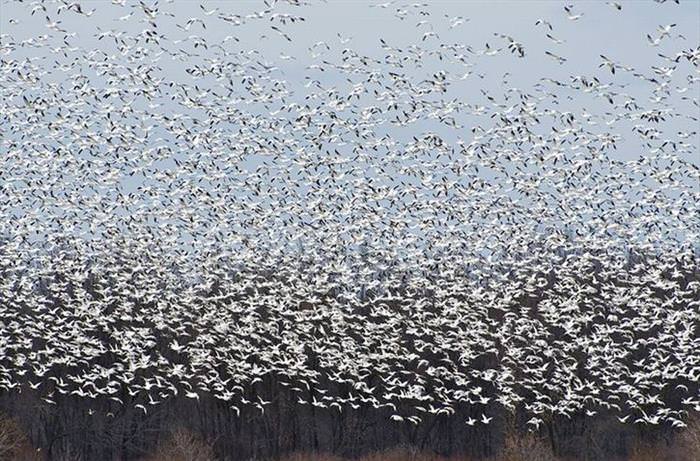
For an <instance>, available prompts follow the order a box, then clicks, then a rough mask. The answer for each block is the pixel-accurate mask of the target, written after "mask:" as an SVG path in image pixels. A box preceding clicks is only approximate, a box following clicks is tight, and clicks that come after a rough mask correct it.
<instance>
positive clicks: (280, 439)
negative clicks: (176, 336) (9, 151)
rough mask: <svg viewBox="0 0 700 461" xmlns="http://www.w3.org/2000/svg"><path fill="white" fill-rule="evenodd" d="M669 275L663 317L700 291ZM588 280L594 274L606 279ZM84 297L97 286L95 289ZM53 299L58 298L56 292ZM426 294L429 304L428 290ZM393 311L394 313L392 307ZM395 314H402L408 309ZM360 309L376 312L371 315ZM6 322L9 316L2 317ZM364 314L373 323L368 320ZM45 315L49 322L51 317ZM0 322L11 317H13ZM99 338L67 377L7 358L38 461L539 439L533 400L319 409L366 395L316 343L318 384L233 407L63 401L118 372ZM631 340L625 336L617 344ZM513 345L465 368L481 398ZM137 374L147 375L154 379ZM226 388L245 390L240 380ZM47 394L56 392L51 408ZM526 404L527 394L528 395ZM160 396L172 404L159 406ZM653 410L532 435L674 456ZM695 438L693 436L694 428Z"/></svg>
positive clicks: (308, 356) (258, 391) (602, 315)
mask: <svg viewBox="0 0 700 461" xmlns="http://www.w3.org/2000/svg"><path fill="white" fill-rule="evenodd" d="M652 262H653V261H652ZM640 264H644V260H643V259H641V258H639V259H638V260H636V261H633V262H632V263H631V265H630V267H635V266H639V265H640ZM691 267H692V265H691ZM665 271H666V272H668V273H672V272H673V273H676V274H677V276H676V277H675V279H676V280H678V283H679V285H678V286H677V287H670V286H669V287H668V288H667V289H666V290H664V289H659V288H654V287H652V288H649V289H648V290H646V291H645V292H646V293H647V294H648V296H649V297H657V298H658V300H659V303H658V304H659V305H661V304H662V303H665V304H664V306H665V307H664V309H666V310H667V314H668V315H669V316H673V312H674V311H676V310H677V311H683V312H685V310H687V304H683V303H687V301H685V299H687V297H686V298H678V297H677V296H676V291H678V290H686V291H687V290H688V287H689V286H690V284H691V283H697V282H698V281H700V273H698V271H697V270H696V269H694V268H691V270H688V264H687V263H686V264H683V265H680V264H679V265H678V266H676V267H667V268H666V269H665ZM678 274H680V275H678ZM592 275H597V278H596V277H593V276H592ZM549 277H550V279H549V280H548V284H549V285H548V286H550V287H551V286H553V285H554V284H555V283H556V282H557V280H556V276H555V275H550V276H549ZM605 277H606V276H605V274H604V273H601V272H595V270H594V273H593V274H585V275H582V277H581V278H580V280H579V284H580V286H581V287H584V288H585V287H586V286H589V287H592V288H594V289H595V290H600V289H601V286H603V285H604V284H606V283H613V284H617V285H623V284H624V282H620V281H610V280H607V279H606V278H605ZM48 278H50V277H48ZM271 278H274V274H268V275H266V276H265V277H263V276H262V275H261V276H260V277H259V280H260V281H261V282H260V283H261V286H260V288H259V289H255V290H249V294H248V296H261V295H264V294H265V293H266V288H265V286H264V285H265V280H269V279H271ZM83 288H84V289H87V290H88V291H89V290H90V287H89V286H84V287H83ZM546 289H547V287H542V290H543V291H544V290H546ZM47 290H48V288H47ZM68 291H69V292H70V290H68ZM47 293H49V294H50V291H47ZM209 294H210V295H217V294H220V288H216V287H212V288H211V293H209ZM395 295H396V296H397V297H398V298H401V296H402V295H405V296H409V293H408V292H405V293H402V292H396V293H395ZM94 296H95V298H96V299H99V297H100V295H99V293H97V292H95V295H94ZM413 296H415V293H414V294H413ZM423 296H430V294H429V293H427V294H425V293H424V294H423ZM237 299H238V300H239V301H241V300H244V299H245V296H242V295H241V296H239V297H238V298H237ZM600 299H601V300H603V298H600ZM669 300H672V302H669ZM673 300H675V301H673ZM696 301H697V299H696ZM57 302H58V301H57ZM515 302H516V303H517V306H518V307H517V308H513V310H514V311H517V310H520V309H522V308H529V312H530V314H528V315H532V316H533V318H538V317H542V318H543V322H544V317H543V316H544V315H545V314H544V313H543V312H542V310H541V307H542V305H543V299H542V298H538V297H537V296H536V294H533V293H530V294H529V295H528V296H523V297H522V298H520V299H517V300H515ZM389 306H390V307H391V303H389ZM59 307H60V306H59ZM395 307H396V309H399V306H398V304H397V305H396V306H395ZM364 308H365V309H368V307H367V306H365V307H364ZM151 309H153V306H151V305H149V304H147V303H144V304H142V305H136V306H135V307H134V308H133V310H134V311H135V312H144V313H148V312H149V310H151ZM598 309H599V311H598V312H596V313H594V314H595V315H592V316H591V319H592V323H591V325H590V329H595V325H596V322H599V323H600V324H604V323H605V319H606V317H607V316H609V315H612V314H610V313H609V312H606V311H605V306H604V305H600V306H599V307H598ZM16 312H17V313H18V315H21V316H25V320H24V321H27V320H26V318H30V319H31V318H32V315H33V311H32V308H31V306H27V307H26V309H24V310H22V311H21V312H19V311H16ZM397 312H399V311H398V310H397ZM7 313H8V311H7V310H5V311H4V314H7ZM438 313H439V312H438ZM193 315H195V313H193ZM260 315H261V318H263V319H265V320H266V321H267V316H270V315H272V314H271V313H262V314H260ZM358 315H367V312H361V313H359V314H358ZM397 315H405V313H399V314H397ZM488 315H489V316H490V317H491V319H492V320H493V322H494V324H497V323H498V322H501V321H505V319H507V318H508V312H506V311H503V310H502V309H492V310H489V311H488ZM627 315H629V316H630V319H629V320H630V321H633V320H634V316H635V315H636V314H635V311H634V309H630V310H629V311H628V314H627ZM117 317H118V316H117ZM117 317H115V318H117ZM42 319H44V320H45V317H42ZM3 321H4V322H11V321H12V320H11V319H10V318H9V317H7V316H5V317H3ZM117 321H118V320H117ZM37 322H38V320H37ZM124 322H128V320H124ZM686 323H688V325H687V326H688V328H690V331H691V335H692V337H691V338H690V339H689V340H690V341H692V342H695V343H698V334H697V332H698V331H700V315H695V316H694V317H690V320H689V321H686ZM141 327H143V328H145V329H150V330H151V331H154V332H156V331H159V330H158V328H157V326H156V325H152V324H150V323H149V319H148V317H146V318H145V319H144V323H143V325H141ZM663 327H664V326H663V325H661V324H659V326H658V328H656V327H654V326H653V325H652V328H651V329H650V330H645V331H639V332H638V334H637V335H636V336H635V338H633V339H638V340H640V344H639V346H638V347H637V346H635V347H633V348H632V349H631V350H630V353H629V354H628V355H627V356H626V357H624V360H625V361H626V362H627V363H628V365H629V367H630V368H631V367H633V365H634V362H636V361H640V360H643V359H644V358H645V357H648V356H650V355H653V354H654V353H655V352H654V351H655V345H654V338H655V335H657V334H660V331H661V330H663ZM199 333H200V332H196V331H193V332H189V333H188V334H191V335H193V336H194V337H196V336H197V335H198V334H199ZM201 333H203V332H201ZM316 334H318V335H324V336H327V335H328V332H327V331H326V330H324V329H323V328H319V330H318V331H317V333H316ZM549 334H550V335H551V338H552V339H553V340H555V339H556V340H558V341H562V340H566V336H565V334H564V330H563V328H560V327H559V326H558V325H552V326H551V327H550V332H549ZM663 334H668V332H666V333H663ZM414 336H415V334H414V333H411V332H410V331H409V330H408V329H407V330H406V331H405V333H404V337H402V338H401V342H402V343H407V344H413V343H414V342H417V339H421V338H419V337H414ZM265 338H267V339H265ZM48 339H49V338H47V340H48ZM180 339H181V340H182V338H180ZM263 339H264V340H270V341H272V340H274V339H275V336H269V337H267V336H264V337H263ZM423 339H425V340H429V338H423ZM16 340H17V338H4V339H2V338H0V341H16ZM92 340H93V341H94V342H95V345H97V344H106V345H107V347H105V353H103V354H99V355H98V356H97V358H96V359H92V361H89V362H85V363H66V364H65V365H64V366H63V367H59V366H56V365H54V366H53V367H52V369H51V371H50V373H49V374H46V375H43V376H38V375H35V374H34V371H35V370H36V369H37V368H38V367H39V366H40V364H39V363H37V364H32V363H31V357H30V358H29V361H30V363H29V364H26V363H24V361H22V363H21V366H20V365H18V363H19V358H18V357H17V356H12V355H8V354H5V355H4V356H0V376H5V378H3V380H2V381H0V389H1V391H0V412H2V413H3V414H4V415H5V416H6V417H8V418H12V419H13V420H14V421H16V422H17V425H18V427H20V428H21V430H22V432H24V433H25V434H26V436H27V440H28V444H29V445H30V446H32V447H34V449H35V452H34V454H33V455H34V456H38V457H39V459H46V460H69V459H71V460H124V461H126V460H140V459H147V458H148V456H149V454H152V453H154V452H156V451H157V450H158V448H159V447H162V446H163V445H164V444H167V443H168V441H169V440H171V439H172V437H173V434H183V433H186V434H194V435H195V437H196V438H197V440H201V441H202V443H204V444H206V445H207V446H208V447H210V448H211V456H213V457H215V459H218V460H222V461H223V460H231V461H233V460H253V459H255V460H262V459H279V458H282V457H284V456H287V455H289V454H291V453H298V452H302V453H330V454H335V455H338V456H343V457H348V458H357V457H360V456H363V455H366V454H368V453H375V452H381V451H385V450H390V449H394V448H397V447H411V449H415V450H419V451H421V452H428V453H435V454H439V455H443V456H456V455H464V456H468V457H470V458H472V459H486V458H490V457H496V456H498V455H499V453H502V451H503V450H504V447H506V446H507V445H508V440H510V439H512V438H513V437H516V438H526V437H528V434H531V433H532V432H533V430H532V429H533V428H532V426H530V425H528V420H530V419H531V418H532V409H531V408H529V409H528V408H527V406H528V405H529V404H531V403H532V401H528V400H527V399H526V400H524V401H521V402H519V403H517V404H516V405H515V410H514V411H513V410H511V409H509V408H505V407H504V406H503V405H501V404H500V403H498V402H496V401H494V400H492V401H490V402H489V403H488V405H486V406H484V405H470V404H467V403H464V402H454V403H453V404H452V409H453V412H444V413H435V412H432V411H425V412H422V413H420V416H421V418H420V421H418V422H416V423H414V422H412V421H409V420H403V421H400V420H396V419H392V416H393V415H397V414H415V408H416V407H417V406H419V405H426V404H425V403H421V402H420V401H419V400H412V399H410V398H405V399H403V400H399V401H397V408H390V407H388V406H381V407H380V408H377V406H378V405H377V404H376V403H377V402H376V401H372V400H371V399H370V398H364V399H360V400H356V401H352V402H348V403H347V404H344V405H342V406H330V405H328V404H326V405H319V406H316V405H313V404H310V403H311V402H321V401H322V399H323V397H324V396H325V395H335V396H347V395H350V394H352V393H353V392H357V388H356V387H354V386H353V385H351V384H350V383H344V382H343V381H341V380H337V379H332V378H331V377H332V376H337V375H338V373H339V372H338V371H337V370H334V369H333V364H329V363H326V362H324V361H323V360H321V359H320V358H319V356H318V354H317V351H316V350H315V349H314V348H313V347H305V348H304V349H303V350H302V352H300V354H301V355H302V358H303V364H304V367H305V369H307V370H308V371H309V373H310V374H309V376H315V378H314V380H312V381H303V380H302V381H299V382H290V381H292V379H291V378H290V375H288V374H285V373H282V372H280V371H279V370H277V371H275V370H274V369H268V370H267V371H266V372H265V373H263V374H262V375H261V376H260V378H259V379H256V380H255V381H254V382H252V383H251V382H248V383H245V384H244V385H243V386H242V391H241V393H240V395H237V396H236V400H235V401H233V402H230V401H229V402H227V401H224V400H222V399H219V398H216V397H214V396H213V395H211V393H208V392H198V393H197V396H196V398H192V397H188V396H186V395H185V389H184V388H181V389H179V392H178V393H177V394H176V395H170V396H167V397H164V398H162V399H161V398H160V397H158V394H157V393H154V394H153V395H149V396H148V398H146V396H144V395H143V394H132V393H130V392H129V388H128V387H127V386H122V387H120V389H119V392H118V393H112V394H105V395H100V396H99V397H98V398H88V397H83V396H79V395H75V394H74V393H72V392H65V393H62V392H56V390H57V383H58V382H59V381H60V380H61V379H63V378H65V377H68V376H75V375H76V374H77V373H79V372H81V371H85V370H84V368H86V367H88V368H100V367H102V368H103V369H108V368H109V367H110V366H112V365H113V363H114V362H113V360H114V357H113V356H112V355H111V353H110V352H109V351H110V350H111V349H110V346H111V343H110V342H111V341H114V338H112V337H110V336H109V335H106V334H105V335H104V336H99V335H97V334H96V335H95V336H94V337H92ZM172 340H173V337H172V336H168V337H163V338H157V341H155V343H154V344H153V348H154V350H157V351H158V353H159V354H160V355H162V356H163V357H172V356H173V350H172V349H171V348H170V347H169V345H170V344H171V343H172ZM338 340H340V338H338ZM627 340H628V339H626V338H621V340H620V342H621V343H622V342H624V341H627ZM182 341H183V342H184V340H182ZM261 341H262V340H261ZM39 346H40V347H44V346H45V344H43V345H39V344H36V343H35V344H34V347H36V348H38V347H39ZM505 349H506V348H505V346H499V347H498V350H497V351H495V353H493V352H492V353H485V354H481V355H480V356H479V357H478V359H476V360H472V361H470V362H469V364H468V367H469V369H470V370H471V371H472V372H473V373H472V374H473V375H474V376H476V378H474V381H473V383H472V384H473V385H474V386H478V387H480V388H483V395H495V394H497V392H496V389H495V385H496V383H494V382H493V381H491V380H489V379H486V378H479V377H478V376H479V373H477V372H479V371H482V372H485V371H487V370H493V369H495V368H497V367H499V366H501V363H502V362H501V361H500V359H499V356H500V355H501V354H504V353H505ZM2 350H5V351H7V350H8V349H7V348H5V349H2ZM417 353H418V357H417V358H414V359H412V360H407V361H406V362H405V363H395V364H393V367H395V368H400V367H405V371H407V372H410V373H414V374H415V376H419V375H420V373H423V371H424V368H421V365H420V362H421V361H423V360H425V361H428V362H430V363H436V362H439V361H440V360H441V359H444V357H443V356H441V355H437V354H435V353H434V352H433V351H431V349H430V348H422V349H421V350H417ZM576 357H577V359H578V360H579V361H580V363H581V366H579V367H578V368H577V370H576V373H577V374H578V377H579V378H580V379H581V380H582V381H583V382H591V383H593V382H596V380H599V379H600V378H599V377H597V375H596V370H594V369H589V368H588V367H586V366H585V363H586V359H587V358H586V357H585V356H576ZM222 360H224V359H223V358H222ZM664 360H666V363H668V364H669V365H674V362H676V358H675V357H674V355H673V354H671V355H669V356H668V357H666V358H665V359H664ZM456 362H457V361H456ZM685 365H690V366H694V365H695V366H697V365H700V364H685ZM512 366H513V367H515V368H514V370H515V371H516V374H515V376H516V377H518V376H525V374H524V373H525V364H521V365H518V364H513V365H512ZM518 366H520V368H519V369H518ZM154 369H155V368H154ZM138 373H142V374H144V373H147V369H144V370H140V371H138V372H137V374H138ZM227 373H228V372H227V370H226V369H223V368H222V370H221V372H220V376H221V377H222V379H223V378H227V379H229V380H230V379H233V378H234V376H233V375H230V374H227ZM410 373H409V374H408V375H410ZM7 376H12V377H13V379H14V380H10V379H8V378H7ZM686 376H687V375H678V376H677V377H668V378H664V379H665V382H663V386H662V387H660V388H659V389H658V394H659V395H658V399H659V400H660V401H662V402H664V403H665V404H666V405H667V406H669V407H670V408H672V409H674V410H682V411H684V412H685V413H686V416H687V417H686V418H685V421H687V422H688V424H690V422H691V421H693V419H694V418H697V416H698V415H697V414H693V406H692V405H682V401H683V400H684V399H687V398H688V396H697V395H699V393H700V386H699V383H698V382H697V381H693V380H690V379H688V378H687V377H686ZM139 377H142V376H141V375H139ZM362 380H363V382H364V384H365V385H366V386H367V388H378V389H380V390H383V389H384V388H383V387H382V386H386V382H385V381H384V377H383V376H382V375H381V373H379V372H374V373H368V374H367V375H366V376H364V377H363V378H362ZM453 384H455V383H453V382H451V381H450V378H449V377H444V378H443V380H442V381H440V385H442V386H445V387H447V388H450V386H451V385H453ZM230 385H231V386H234V385H236V383H235V381H232V382H231V383H230ZM423 385H424V386H425V392H426V394H430V395H435V393H436V392H438V389H436V386H437V384H436V383H435V382H430V381H425V382H423ZM533 392H534V391H533ZM47 395H50V398H49V397H47ZM523 395H524V396H527V395H528V394H527V392H525V391H523ZM152 398H155V399H157V400H162V401H159V402H157V403H153V404H152V402H150V399H152ZM550 398H552V399H555V398H557V395H556V392H555V391H553V392H551V393H550ZM533 399H534V395H533ZM257 402H264V405H260V406H258V405H256V403H257ZM302 402H303V403H302ZM232 403H236V405H232ZM620 405H621V406H623V407H624V406H625V405H627V404H626V403H625V402H620ZM426 406H427V405H426ZM657 408H658V407H657V406H656V405H654V404H653V402H651V403H650V404H649V405H648V406H644V405H642V406H640V408H639V411H637V413H636V414H630V415H628V416H627V419H626V420H625V422H624V423H623V422H621V421H620V414H621V413H620V412H616V411H613V410H612V409H610V408H608V409H606V408H603V407H600V406H598V407H596V409H595V411H593V412H592V414H591V413H590V409H589V408H581V409H580V410H577V411H574V412H572V413H570V414H567V415H562V414H554V413H551V412H543V413H542V414H540V417H541V419H542V424H541V425H539V426H538V428H537V429H536V430H534V434H535V436H536V437H537V438H538V440H540V441H541V442H542V444H544V445H545V446H547V447H548V448H549V449H550V450H551V453H552V454H553V455H554V456H558V457H561V458H568V459H581V460H603V459H605V460H608V459H626V458H628V457H629V456H630V455H631V454H632V453H633V452H634V450H635V449H636V447H639V446H642V445H645V444H648V445H655V446H661V447H668V449H669V450H672V449H673V447H674V446H676V445H677V444H678V443H679V442H678V441H679V440H680V439H679V437H682V434H684V429H685V428H683V427H674V426H673V425H672V424H670V423H668V422H667V421H663V420H662V421H661V422H660V423H659V424H647V423H637V424H635V423H634V422H635V420H636V419H637V418H638V415H639V414H641V413H642V412H644V411H646V412H647V413H649V414H652V413H653V412H654V411H655V410H656V409H657ZM484 413H487V414H488V415H489V417H490V418H492V419H490V421H489V422H488V424H484V423H481V422H478V423H476V424H474V425H468V424H465V421H468V420H472V419H473V420H477V421H479V420H480V419H481V418H482V417H483V415H484ZM694 430H697V427H695V429H694ZM183 431H184V432H183ZM37 449H38V450H37ZM10 459H11V458H10Z"/></svg>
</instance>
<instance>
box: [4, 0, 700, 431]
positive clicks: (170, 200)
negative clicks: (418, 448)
mask: <svg viewBox="0 0 700 461" xmlns="http://www.w3.org/2000/svg"><path fill="white" fill-rule="evenodd" d="M553 3H556V8H554V12H553V13H552V14H551V17H543V18H538V19H537V21H534V22H532V23H530V24H529V26H528V27H529V28H530V29H532V30H534V31H535V33H536V34H537V36H538V37H540V38H541V39H542V40H543V41H538V42H536V43H531V40H530V41H528V40H526V39H525V38H521V37H520V36H518V35H517V34H516V33H515V32H510V33H509V32H508V30H506V29H504V28H503V27H499V25H498V24H492V25H489V26H488V27H491V29H490V30H489V34H488V38H487V39H486V40H481V41H477V40H476V39H472V38H470V30H471V27H472V24H475V23H479V21H480V19H479V17H478V15H476V16H474V17H467V16H463V15H456V16H453V15H451V14H449V9H450V8H449V7H450V5H449V4H445V3H440V2H438V3H433V2H428V3H406V2H404V1H400V0H399V1H389V2H386V3H366V4H365V3H360V2H358V3H357V6H356V8H357V9H358V10H359V9H363V10H365V11H363V12H362V14H364V15H373V16H375V17H379V16H381V17H382V18H383V19H382V20H383V21H384V23H385V24H386V28H387V31H389V32H387V35H384V34H383V32H384V31H383V30H357V37H353V36H348V35H346V34H345V33H344V32H343V33H340V32H338V33H335V32H334V31H333V29H332V28H331V29H329V28H328V27H327V24H326V25H324V24H320V23H319V22H318V20H316V22H314V18H316V19H317V18H318V11H319V10H323V9H333V8H335V7H336V6H337V5H334V2H332V1H329V2H320V1H319V2H315V1H304V0H286V1H281V0H280V1H274V0H267V1H263V2H259V3H258V2H240V3H237V2H204V3H203V4H201V5H200V4H199V3H198V2H172V1H171V2H164V1H162V0H161V1H156V2H153V1H146V0H144V1H143V2H132V1H128V0H122V1H117V0H112V1H111V2H108V1H103V2H91V1H85V0H83V1H70V0H66V1H63V0H60V1H51V0H38V1H31V2H30V1H24V2H10V1H7V0H4V1H3V3H2V4H1V8H2V10H3V13H2V14H0V17H1V19H0V24H1V29H0V31H1V32H2V34H1V35H0V76H1V77H0V79H1V80H0V81H1V82H2V84H1V85H0V146H2V147H1V150H2V155H1V156H0V274H2V275H1V276H0V394H4V395H19V394H21V393H32V392H33V393H35V394H36V395H38V396H39V397H40V403H41V405H42V406H45V407H46V408H51V407H52V406H60V405H61V402H64V401H67V399H79V400H80V401H82V402H85V407H84V408H85V412H88V413H89V414H90V415H92V414H93V413H94V412H101V413H107V412H112V413H117V412H118V411H122V410H121V409H122V408H130V409H132V410H133V411H135V412H137V413H143V416H144V417H146V416H147V415H149V414H151V413H154V412H157V411H158V408H159V407H160V406H162V405H164V404H166V403H167V402H168V401H169V400H171V399H174V398H185V399H189V400H192V401H193V403H195V402H200V401H201V400H204V399H215V400H216V401H217V402H219V404H220V405H225V406H226V407H227V408H228V409H229V410H230V411H231V414H232V415H238V414H240V413H241V412H245V413H246V414H251V413H260V414H261V415H264V414H265V412H266V411H267V409H268V408H271V406H274V405H275V404H276V396H277V394H278V392H282V391H284V392H286V393H287V395H291V396H293V401H292V403H293V404H294V405H301V406H306V407H309V408H316V409H319V411H326V412H329V413H336V412H337V413H338V414H341V413H343V414H345V413H351V412H353V411H358V410H359V409H361V408H362V409H367V408H369V409H380V410H381V411H382V413H381V414H382V415H383V416H382V418H384V419H385V420H386V422H387V423H386V424H394V425H403V426H406V427H409V428H410V427H413V426H415V427H419V426H421V425H423V424H425V423H426V421H428V420H431V418H434V417H439V416H441V415H446V416H450V415H455V414H459V415H464V417H461V419H460V424H461V427H463V429H464V430H465V431H468V430H470V429H471V428H473V427H479V426H488V425H489V424H491V423H492V420H494V418H496V420H498V419H502V418H504V417H505V416H504V415H508V414H512V415H516V414H517V415H519V418H520V421H521V424H522V425H523V427H525V428H527V429H528V430H531V431H536V432H537V431H540V430H542V429H543V427H544V426H546V424H547V423H548V421H551V420H552V419H553V418H561V417H566V418H570V417H574V416H582V415H583V416H587V417H593V416H595V415H596V414H606V415H612V416H613V417H614V418H616V419H617V420H619V422H620V423H623V424H629V425H642V426H667V427H670V428H678V429H681V428H683V427H684V426H685V424H686V422H687V419H688V417H689V416H690V415H693V414H697V412H698V411H700V391H699V387H698V382H699V381H700V354H698V351H699V350H700V337H699V336H698V328H699V327H700V275H699V271H698V257H699V256H700V247H699V245H698V241H699V238H700V213H699V207H698V204H699V203H700V187H699V184H700V167H699V165H700V158H699V154H698V141H699V136H698V133H697V126H698V117H699V113H700V109H699V107H700V106H699V103H698V94H699V90H698V88H699V87H700V72H699V70H698V69H699V67H698V66H699V64H700V47H698V33H697V29H696V30H693V29H692V28H686V29H684V28H682V27H681V26H680V25H677V24H674V23H670V24H659V25H658V27H656V28H652V29H650V30H643V31H640V32H639V38H638V41H637V43H633V44H632V45H631V46H633V47H634V50H635V56H637V57H639V56H643V60H641V62H643V63H644V65H639V64H637V63H636V62H635V63H632V62H631V61H633V60H634V59H633V57H630V56H627V55H625V54H619V55H616V54H614V53H611V52H610V51H609V50H606V49H594V48H593V46H592V45H591V46H590V47H587V46H586V40H587V39H586V37H588V36H589V35H590V34H595V33H596V32H595V24H593V23H591V22H590V21H589V18H590V17H591V16H593V15H595V14H604V15H609V16H615V17H617V19H616V20H619V21H621V22H622V21H626V20H629V19H628V15H633V14H635V13H634V10H635V8H642V6H640V5H641V3H642V2H630V3H625V2H621V3H617V2H607V3H606V2H576V3H575V4H573V5H570V4H565V3H561V4H559V3H557V2H553ZM650 3H653V4H652V5H650V4H645V5H643V7H644V8H650V7H653V8H656V9H658V10H659V11H660V12H661V11H663V12H664V14H668V12H669V11H673V10H674V9H678V11H681V10H680V8H681V7H682V6H683V5H678V4H677V3H676V2H673V1H665V2H658V1H657V2H650ZM336 20H342V18H337V19H336ZM587 21H589V22H587ZM679 23H680V20H679ZM695 26H697V21H696V22H695ZM391 27H400V28H402V29H401V30H402V31H407V32H405V33H404V32H402V34H394V36H392V35H391V33H390V29H391ZM480 27H484V26H483V24H480ZM315 28H318V31H319V32H318V34H319V35H318V36H315V35H314V33H313V32H312V31H314V30H315ZM368 29H369V28H368ZM326 32H328V33H326ZM365 35H368V36H370V37H372V38H371V40H370V39H367V38H366V37H364V36H365ZM312 36H313V40H312V39H311V37H312ZM528 37H530V35H528ZM304 40H306V42H304ZM363 40H364V41H363ZM358 41H360V42H361V43H360V44H358V45H356V42H358ZM577 41H578V42H577ZM298 42H300V43H302V44H299V43H298ZM307 42H308V43H307ZM543 59H544V61H543ZM635 59H636V58H635ZM589 64H591V65H589ZM584 66H585V67H584ZM71 401H72V400H71ZM92 402H95V404H94V405H93V404H92ZM98 402H101V403H98ZM105 402H106V404H105Z"/></svg>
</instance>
